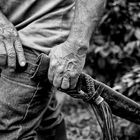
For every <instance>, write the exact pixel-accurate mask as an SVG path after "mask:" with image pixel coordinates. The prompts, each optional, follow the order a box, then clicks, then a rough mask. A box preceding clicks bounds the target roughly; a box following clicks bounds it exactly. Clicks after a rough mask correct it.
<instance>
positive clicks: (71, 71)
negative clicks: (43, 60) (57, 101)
mask: <svg viewBox="0 0 140 140" xmlns="http://www.w3.org/2000/svg"><path fill="white" fill-rule="evenodd" d="M86 51H87V48H84V47H79V48H78V47H77V45H76V44H73V43H71V42H68V41H66V42H64V43H63V44H60V45H58V46H56V47H54V48H52V49H51V51H50V54H49V56H50V67H49V71H48V78H49V80H50V82H51V83H53V85H54V86H55V87H57V88H62V89H68V88H69V89H73V88H74V87H75V86H76V83H77V80H78V77H79V75H80V73H81V72H82V70H83V67H84V64H85V58H86Z"/></svg>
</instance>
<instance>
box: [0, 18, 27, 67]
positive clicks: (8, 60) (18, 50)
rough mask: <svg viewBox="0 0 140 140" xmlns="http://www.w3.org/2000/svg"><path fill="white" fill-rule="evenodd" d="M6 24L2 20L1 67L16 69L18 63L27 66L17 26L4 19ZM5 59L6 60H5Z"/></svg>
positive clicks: (0, 36) (0, 38)
mask: <svg viewBox="0 0 140 140" xmlns="http://www.w3.org/2000/svg"><path fill="white" fill-rule="evenodd" d="M4 22H5V24H4V23H3V22H2V23H1V22H0V56H1V57H2V58H3V59H2V60H1V61H0V67H9V68H11V69H16V64H17V63H18V64H19V65H20V66H21V67H22V66H25V64H26V60H25V56H24V52H23V48H22V44H21V41H20V38H19V36H18V32H17V31H16V29H15V27H14V26H13V25H12V24H11V23H10V22H8V20H5V19H4ZM4 59H5V60H4Z"/></svg>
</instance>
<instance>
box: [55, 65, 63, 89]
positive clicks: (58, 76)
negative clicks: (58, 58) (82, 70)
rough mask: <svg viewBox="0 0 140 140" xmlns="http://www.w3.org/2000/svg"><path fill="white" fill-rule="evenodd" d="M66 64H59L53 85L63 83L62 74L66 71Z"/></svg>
mask: <svg viewBox="0 0 140 140" xmlns="http://www.w3.org/2000/svg"><path fill="white" fill-rule="evenodd" d="M63 68H64V66H59V67H58V68H57V70H56V72H55V76H54V79H53V85H54V86H55V87H57V88H58V87H61V83H62V75H63V71H64V69H63Z"/></svg>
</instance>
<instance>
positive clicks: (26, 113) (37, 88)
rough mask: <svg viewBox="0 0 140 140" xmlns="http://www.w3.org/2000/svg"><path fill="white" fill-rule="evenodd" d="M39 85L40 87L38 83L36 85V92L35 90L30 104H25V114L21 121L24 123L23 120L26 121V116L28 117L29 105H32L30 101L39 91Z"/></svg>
mask: <svg viewBox="0 0 140 140" xmlns="http://www.w3.org/2000/svg"><path fill="white" fill-rule="evenodd" d="M39 85H40V82H39V83H38V84H37V87H36V90H35V92H34V94H33V96H32V98H31V100H30V102H29V103H28V104H27V109H26V112H25V115H24V117H23V119H22V121H24V120H25V119H26V117H27V115H28V110H29V108H30V105H31V103H32V101H33V99H34V97H35V96H36V94H37V91H38V90H39V89H40V88H39Z"/></svg>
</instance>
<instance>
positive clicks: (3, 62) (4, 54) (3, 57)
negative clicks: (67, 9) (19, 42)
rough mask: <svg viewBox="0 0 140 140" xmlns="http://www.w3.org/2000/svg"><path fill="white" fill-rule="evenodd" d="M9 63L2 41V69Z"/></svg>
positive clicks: (0, 42)
mask: <svg viewBox="0 0 140 140" xmlns="http://www.w3.org/2000/svg"><path fill="white" fill-rule="evenodd" d="M6 61H7V53H6V49H5V47H4V44H3V42H2V41H0V67H5V66H6Z"/></svg>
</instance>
